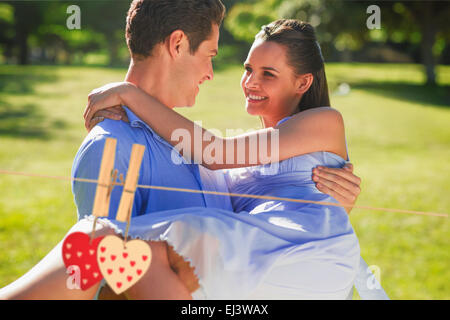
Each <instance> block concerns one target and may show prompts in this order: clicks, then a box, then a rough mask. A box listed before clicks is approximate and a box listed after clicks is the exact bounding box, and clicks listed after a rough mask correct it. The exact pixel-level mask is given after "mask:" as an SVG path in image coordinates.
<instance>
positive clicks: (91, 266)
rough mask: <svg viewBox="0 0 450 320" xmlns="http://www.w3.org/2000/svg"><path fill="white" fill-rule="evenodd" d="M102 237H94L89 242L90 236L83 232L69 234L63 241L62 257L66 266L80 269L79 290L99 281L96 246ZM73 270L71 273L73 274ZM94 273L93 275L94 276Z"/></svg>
mask: <svg viewBox="0 0 450 320" xmlns="http://www.w3.org/2000/svg"><path fill="white" fill-rule="evenodd" d="M103 238H104V237H98V238H95V239H94V240H93V241H92V242H90V237H89V235H87V234H86V233H83V232H74V233H71V234H69V235H68V236H67V237H66V239H65V240H64V242H63V248H62V257H63V261H64V265H65V266H66V268H69V266H77V267H78V268H79V270H80V275H79V279H81V281H80V287H81V290H87V289H89V288H90V287H92V286H93V285H94V284H96V283H97V282H99V281H100V280H101V279H102V277H99V274H100V269H99V267H98V263H97V255H96V254H95V253H96V252H97V247H98V244H99V243H100V241H101V240H102V239H103ZM74 273H75V271H73V272H72V273H71V275H72V276H73V275H74ZM94 275H95V276H94Z"/></svg>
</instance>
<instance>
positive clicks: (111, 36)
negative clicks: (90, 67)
mask: <svg viewBox="0 0 450 320" xmlns="http://www.w3.org/2000/svg"><path fill="white" fill-rule="evenodd" d="M80 7H81V10H82V12H83V22H84V23H85V24H86V26H87V27H88V28H91V29H92V30H94V31H96V32H99V33H101V34H103V35H104V37H105V40H106V45H107V49H108V54H109V57H110V59H109V64H110V65H116V64H117V63H118V62H119V49H120V47H121V46H123V45H124V44H125V23H126V16H127V12H128V9H129V7H130V2H129V1H111V0H107V1H89V2H86V3H84V2H83V3H81V5H80Z"/></svg>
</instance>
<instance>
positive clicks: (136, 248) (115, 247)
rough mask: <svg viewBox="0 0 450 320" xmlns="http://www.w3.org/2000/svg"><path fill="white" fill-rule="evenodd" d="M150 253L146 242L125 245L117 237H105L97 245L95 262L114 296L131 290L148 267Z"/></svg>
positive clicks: (132, 242) (129, 242)
mask: <svg viewBox="0 0 450 320" xmlns="http://www.w3.org/2000/svg"><path fill="white" fill-rule="evenodd" d="M151 260H152V252H151V249H150V247H149V245H148V244H147V242H145V241H142V240H131V241H128V242H126V243H125V245H124V241H123V240H122V239H120V238H119V237H117V236H106V237H104V238H103V240H102V241H101V242H100V243H99V245H98V250H97V261H98V265H99V267H100V271H101V273H102V275H103V277H104V278H105V280H106V282H107V283H108V285H109V286H110V287H111V289H112V290H113V291H114V292H115V293H116V294H121V293H122V292H124V291H126V290H128V289H129V288H131V287H132V286H133V285H134V284H135V283H136V282H138V281H139V280H140V279H141V278H142V277H143V276H144V274H145V272H146V271H147V270H148V268H149V267H150V262H151Z"/></svg>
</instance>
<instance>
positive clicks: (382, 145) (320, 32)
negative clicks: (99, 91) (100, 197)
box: [0, 0, 450, 299]
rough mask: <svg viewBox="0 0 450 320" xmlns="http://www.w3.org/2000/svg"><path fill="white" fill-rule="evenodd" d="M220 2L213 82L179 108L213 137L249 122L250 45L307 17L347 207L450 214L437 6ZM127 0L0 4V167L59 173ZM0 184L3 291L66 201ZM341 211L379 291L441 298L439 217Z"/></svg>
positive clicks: (446, 13)
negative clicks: (322, 63) (342, 158)
mask: <svg viewBox="0 0 450 320" xmlns="http://www.w3.org/2000/svg"><path fill="white" fill-rule="evenodd" d="M223 2H224V4H225V6H226V7H227V17H226V19H225V21H224V24H223V25H222V27H221V38H220V43H219V45H220V47H219V55H218V56H217V57H216V59H215V61H214V65H215V71H216V72H215V80H214V81H212V82H209V83H205V84H204V85H203V86H202V87H203V88H202V90H201V92H200V94H199V97H198V99H197V103H196V106H195V108H189V109H179V111H180V112H181V113H182V114H184V115H185V116H187V117H188V118H190V119H192V120H201V121H202V122H203V125H204V126H205V127H207V128H215V129H219V130H221V131H222V132H224V133H225V131H226V129H244V130H247V129H257V128H259V126H260V124H259V120H258V119H256V118H252V117H251V116H249V115H248V114H246V112H245V108H244V98H243V95H242V93H241V89H240V85H239V81H240V77H241V75H242V71H243V67H242V63H243V61H244V59H245V57H246V55H247V52H248V50H249V48H250V46H251V43H252V40H253V39H254V36H255V34H256V33H257V32H258V31H259V30H260V28H261V26H262V25H264V24H267V23H269V22H271V21H273V20H275V19H278V18H281V17H283V18H297V19H300V20H304V21H308V22H310V23H311V24H312V25H313V26H314V27H315V28H316V31H317V37H318V39H319V42H320V44H321V46H322V51H323V54H324V57H325V60H326V72H327V77H328V81H329V88H330V93H331V103H332V106H333V107H334V108H336V109H338V110H339V111H340V112H341V113H342V114H343V116H344V120H345V123H346V134H347V142H348V147H349V155H350V160H351V162H352V163H353V164H354V165H355V173H356V174H357V175H358V176H360V177H361V178H362V181H363V183H362V193H361V195H360V197H359V199H358V202H357V204H359V205H366V206H373V207H384V208H395V209H409V210H418V211H432V212H441V213H449V212H450V197H449V193H450V174H449V172H450V161H449V160H450V24H449V23H448V21H449V19H450V2H449V1H445V0H444V1H431V0H430V1H396V0H392V1H356V0H259V1H257V0H241V1H235V0H229V1H227V0H225V1H223ZM73 5H76V6H77V7H75V9H74V7H73ZM129 5H130V1H129V0H114V1H110V0H102V1H96V0H91V1H70V2H68V1H40V0H39V1H3V0H2V1H0V170H9V171H23V172H29V173H37V174H47V175H54V176H65V177H69V176H70V171H71V166H72V161H73V158H74V156H75V154H76V152H77V150H78V148H79V146H80V144H81V142H82V141H83V139H84V137H85V135H86V131H85V129H84V126H83V119H82V113H83V110H84V108H85V105H86V101H87V95H88V94H89V92H90V91H91V90H93V89H94V88H96V87H99V86H102V85H104V84H106V83H109V82H115V81H123V79H124V77H125V74H126V70H127V66H128V62H129V54H128V50H127V48H126V43H125V39H124V29H125V17H126V13H127V10H128V7H129ZM371 5H376V6H377V7H376V8H373V7H371V8H369V7H370V6H371ZM71 6H72V7H71ZM368 9H370V10H368ZM0 190H1V192H0V287H3V286H5V285H6V284H8V283H10V282H12V281H14V280H15V279H17V278H18V277H20V276H21V275H22V274H24V273H25V272H26V271H27V270H29V268H31V267H32V266H33V265H35V264H36V263H37V262H38V261H39V260H40V259H41V258H42V257H43V256H45V255H46V254H47V253H48V252H49V250H50V249H51V248H53V247H54V246H55V245H56V244H57V243H58V241H59V240H60V239H62V237H63V236H64V235H65V233H66V232H67V230H68V229H69V228H70V226H72V225H73V224H74V223H75V222H76V208H75V205H74V203H73V196H72V193H71V187H70V183H69V182H67V181H57V180H48V179H40V178H27V177H19V176H9V175H4V174H0ZM350 219H351V222H352V224H353V226H354V228H355V230H356V232H357V234H358V237H359V239H360V245H361V253H362V256H363V257H364V258H365V260H366V261H367V263H368V264H369V265H373V266H375V268H378V270H379V271H380V280H381V284H382V285H383V287H384V288H385V290H386V292H387V294H388V295H389V297H390V298H391V299H449V298H450V288H449V286H448V283H450V241H449V239H450V237H449V235H450V233H449V222H448V218H440V217H431V216H417V215H408V214H401V213H389V212H382V211H370V210H362V209H354V210H353V211H352V213H351V215H350ZM354 298H355V299H358V298H359V297H358V295H357V294H355V297H354Z"/></svg>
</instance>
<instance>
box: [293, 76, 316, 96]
mask: <svg viewBox="0 0 450 320" xmlns="http://www.w3.org/2000/svg"><path fill="white" fill-rule="evenodd" d="M313 81H314V76H313V75H312V74H311V73H305V74H302V75H300V76H298V78H297V93H298V94H304V93H305V92H306V91H308V90H309V88H310V87H311V85H312V83H313Z"/></svg>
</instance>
